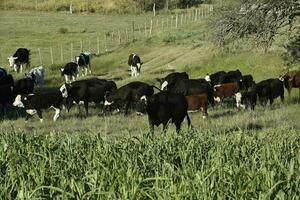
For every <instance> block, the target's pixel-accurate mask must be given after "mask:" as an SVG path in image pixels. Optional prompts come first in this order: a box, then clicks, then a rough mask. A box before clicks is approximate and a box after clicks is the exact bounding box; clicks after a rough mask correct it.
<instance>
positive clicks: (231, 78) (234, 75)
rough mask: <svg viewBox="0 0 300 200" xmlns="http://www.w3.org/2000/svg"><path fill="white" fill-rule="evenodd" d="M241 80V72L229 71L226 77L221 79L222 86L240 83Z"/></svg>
mask: <svg viewBox="0 0 300 200" xmlns="http://www.w3.org/2000/svg"><path fill="white" fill-rule="evenodd" d="M241 79H242V73H241V72H240V70H234V71H229V72H227V73H226V74H225V75H224V76H221V77H220V84H223V83H234V82H240V80H241Z"/></svg>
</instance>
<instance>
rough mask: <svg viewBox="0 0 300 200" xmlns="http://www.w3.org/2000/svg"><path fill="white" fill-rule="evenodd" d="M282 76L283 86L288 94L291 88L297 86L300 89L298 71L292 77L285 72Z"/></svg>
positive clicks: (299, 72) (299, 74)
mask: <svg viewBox="0 0 300 200" xmlns="http://www.w3.org/2000/svg"><path fill="white" fill-rule="evenodd" d="M282 78H283V79H284V86H285V88H286V89H287V91H288V92H289V94H290V93H291V91H292V89H293V88H299V90H300V71H298V72H296V74H295V75H293V76H292V77H291V76H289V75H288V74H285V75H283V76H282Z"/></svg>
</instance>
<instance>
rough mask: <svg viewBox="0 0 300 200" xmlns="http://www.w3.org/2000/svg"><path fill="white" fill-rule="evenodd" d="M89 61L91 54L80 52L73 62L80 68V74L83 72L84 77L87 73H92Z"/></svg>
mask: <svg viewBox="0 0 300 200" xmlns="http://www.w3.org/2000/svg"><path fill="white" fill-rule="evenodd" d="M91 59H92V54H91V53H90V52H82V53H80V55H79V56H75V62H76V63H77V65H78V66H79V67H80V68H81V70H82V74H83V70H85V73H84V74H85V75H87V71H89V72H90V74H91V73H92V69H91Z"/></svg>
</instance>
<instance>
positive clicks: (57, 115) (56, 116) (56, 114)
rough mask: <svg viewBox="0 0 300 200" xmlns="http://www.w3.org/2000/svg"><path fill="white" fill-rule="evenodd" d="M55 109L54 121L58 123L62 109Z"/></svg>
mask: <svg viewBox="0 0 300 200" xmlns="http://www.w3.org/2000/svg"><path fill="white" fill-rule="evenodd" d="M53 108H54V110H55V115H54V116H53V121H56V120H57V119H58V117H59V114H60V110H61V109H60V108H55V107H53Z"/></svg>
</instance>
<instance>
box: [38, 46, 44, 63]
mask: <svg viewBox="0 0 300 200" xmlns="http://www.w3.org/2000/svg"><path fill="white" fill-rule="evenodd" d="M38 51H39V58H40V64H41V65H42V64H43V61H42V55H41V49H40V48H38Z"/></svg>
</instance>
